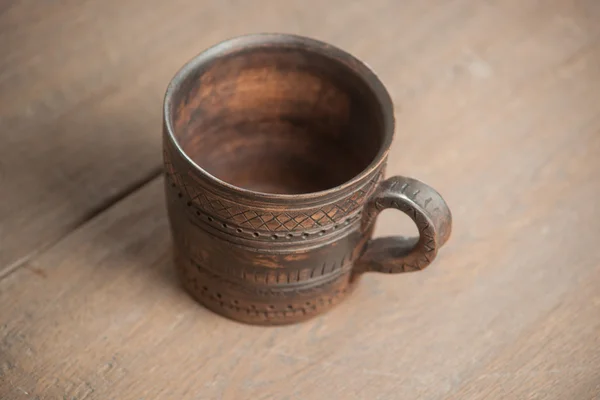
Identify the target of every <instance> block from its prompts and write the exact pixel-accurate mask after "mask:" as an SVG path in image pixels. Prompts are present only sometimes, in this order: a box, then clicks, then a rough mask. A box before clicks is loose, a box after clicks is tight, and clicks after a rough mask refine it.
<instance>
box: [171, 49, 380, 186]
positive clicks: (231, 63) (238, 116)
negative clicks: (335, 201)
mask: <svg viewBox="0 0 600 400" xmlns="http://www.w3.org/2000/svg"><path fill="white" fill-rule="evenodd" d="M191 80H193V82H189V83H186V91H185V94H182V95H181V98H179V96H178V98H177V100H176V103H177V104H175V115H174V120H175V121H174V124H175V135H176V137H177V139H178V141H179V143H180V145H181V147H182V148H183V150H184V151H185V152H186V154H187V155H188V156H189V157H190V158H191V159H192V160H194V161H195V162H196V164H198V165H199V166H200V167H202V168H203V169H204V170H206V171H207V172H208V173H210V174H212V175H214V176H216V177H218V178H220V179H222V180H224V181H226V182H228V183H231V184H233V185H236V186H239V187H242V188H246V189H251V190H256V191H261V192H270V193H284V194H294V193H310V192H316V191H320V190H326V189H329V188H332V187H334V186H337V185H340V184H342V183H344V182H346V181H348V180H350V179H351V178H353V177H354V176H355V175H358V174H359V173H360V172H361V171H363V170H364V169H366V168H367V166H368V165H369V164H370V163H371V162H372V161H373V159H374V158H375V155H376V153H377V151H378V150H379V148H380V146H381V144H382V143H381V142H382V138H381V136H380V135H381V133H380V131H381V129H382V122H381V119H382V115H381V114H380V112H379V110H378V108H377V106H376V105H374V104H373V102H374V101H375V99H374V98H373V95H372V94H371V93H370V92H369V89H368V88H367V87H366V85H365V84H364V82H361V81H360V80H359V79H358V78H357V77H355V76H353V75H352V74H351V73H350V72H349V71H348V70H347V69H344V68H341V66H336V65H335V64H332V63H331V61H330V60H327V59H326V57H324V56H322V55H319V54H314V53H311V52H310V51H302V50H286V51H280V50H277V49H276V48H269V49H265V50H258V51H252V52H251V54H250V52H249V51H248V52H246V53H242V54H234V55H230V56H228V57H223V58H222V59H218V60H215V61H214V62H212V63H211V65H209V66H208V67H207V68H206V70H203V71H199V72H198V74H197V75H196V76H194V77H192V78H191ZM325 160H326V161H325Z"/></svg>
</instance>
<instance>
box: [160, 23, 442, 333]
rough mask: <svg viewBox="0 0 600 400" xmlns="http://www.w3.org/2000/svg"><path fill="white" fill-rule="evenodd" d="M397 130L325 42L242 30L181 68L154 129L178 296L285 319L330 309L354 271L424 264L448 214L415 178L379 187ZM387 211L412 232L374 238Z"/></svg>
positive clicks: (374, 86) (385, 105)
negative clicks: (402, 216) (159, 136)
mask: <svg viewBox="0 0 600 400" xmlns="http://www.w3.org/2000/svg"><path fill="white" fill-rule="evenodd" d="M393 133H394V114H393V106H392V102H391V99H390V97H389V95H388V93H387V91H386V90H385V88H384V87H383V85H382V83H381V82H380V81H379V79H378V78H377V77H376V76H375V74H374V73H373V72H372V71H371V70H370V69H369V68H368V67H367V66H366V65H365V64H363V63H362V62H360V61H359V60H357V59H356V58H354V57H353V56H351V55H350V54H348V53H346V52H344V51H342V50H340V49H338V48H335V47H333V46H331V45H328V44H326V43H322V42H320V41H316V40H313V39H309V38H305V37H300V36H294V35H283V34H256V35H247V36H242V37H237V38H233V39H230V40H227V41H225V42H222V43H220V44H217V45H216V46H214V47H212V48H209V49H208V50H206V51H204V52H203V53H201V54H200V55H198V56H197V57H196V58H194V59H193V60H191V61H190V62H189V63H188V64H186V65H185V66H184V67H183V68H182V69H181V70H180V71H179V72H178V73H177V74H176V75H175V77H174V78H173V80H172V81H171V83H170V85H169V87H168V89H167V93H166V96H165V103H164V134H163V139H164V166H165V172H166V179H165V190H166V198H167V207H168V213H169V220H170V225H171V231H172V235H173V239H174V252H175V265H176V267H177V269H178V271H179V275H180V277H181V279H182V281H183V285H184V286H185V288H186V289H187V290H188V291H189V292H190V293H191V294H192V295H193V297H194V298H196V299H197V300H198V301H199V302H200V303H202V304H203V305H205V306H206V307H207V308H209V309H211V310H213V311H215V312H217V313H218V314H221V315H224V316H226V317H229V318H232V319H235V320H239V321H243V322H247V323H254V324H285V323H291V322H297V321H301V320H305V319H307V318H310V317H312V316H315V315H317V314H319V313H322V312H323V311H325V310H327V309H329V308H331V307H332V306H333V305H335V304H336V303H338V302H339V301H340V300H342V299H343V298H344V297H345V296H347V295H348V294H349V293H350V291H351V290H352V288H353V287H354V284H355V283H356V281H357V277H358V276H360V274H362V273H364V272H368V271H376V272H384V273H400V272H407V271H415V270H420V269H423V268H424V267H426V266H427V265H429V264H430V263H431V262H432V261H433V259H434V258H435V256H436V254H437V251H438V249H439V248H440V246H442V245H443V244H444V243H445V242H446V241H447V240H448V237H449V236H450V231H451V224H452V217H451V214H450V210H449V209H448V206H447V205H446V203H445V202H444V200H443V199H442V197H441V196H440V195H439V194H438V193H437V192H436V191H435V190H434V189H432V188H431V187H429V186H427V185H425V184H424V183H422V182H419V181H417V180H415V179H411V178H405V177H401V176H395V177H391V178H388V179H386V180H383V176H384V173H385V165H386V159H387V155H388V151H389V149H390V145H391V143H392V137H393ZM386 208H395V209H398V210H400V211H402V212H404V213H406V214H407V215H408V216H409V217H410V218H412V220H413V221H414V222H415V223H416V225H417V227H418V230H419V237H418V238H404V237H389V238H380V239H371V235H372V231H373V226H374V221H375V218H376V216H377V214H378V213H379V212H380V211H381V210H383V209H386Z"/></svg>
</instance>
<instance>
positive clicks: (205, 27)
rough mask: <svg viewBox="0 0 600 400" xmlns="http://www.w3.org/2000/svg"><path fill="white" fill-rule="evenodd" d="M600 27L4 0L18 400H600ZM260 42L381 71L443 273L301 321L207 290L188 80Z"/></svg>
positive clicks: (5, 139)
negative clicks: (182, 146)
mask: <svg viewBox="0 0 600 400" xmlns="http://www.w3.org/2000/svg"><path fill="white" fill-rule="evenodd" d="M599 21H600V2H598V1H597V0H580V1H564V0H544V1H541V0H539V1H537V0H536V1H534V0H531V1H522V0H486V1H477V0H452V1H446V0H439V1H433V0H432V1H420V0H411V1H402V2H400V1H397V0H370V1H368V2H365V1H358V0H356V1H347V0H328V1H317V0H315V1H306V0H302V1H285V2H284V1H278V0H273V1H266V0H261V1H252V2H250V1H247V2H242V1H228V2H225V1H214V2H209V1H198V0H196V1H189V0H173V1H157V0H154V1H149V0H127V1H124V0H119V1H117V0H104V1H82V0H65V1H61V2H40V1H34V0H22V1H8V0H7V1H4V2H3V3H2V5H0V49H1V50H2V58H1V59H0V65H1V67H0V127H1V130H0V132H1V141H0V277H1V280H0V304H1V309H0V339H1V340H0V398H1V399H9V400H12V399H69V400H75V399H77V400H83V399H86V400H91V399H102V400H109V399H119V400H121V399H132V400H133V399H135V400H138V399H144V400H148V399H526V398H527V399H575V400H578V399H598V398H600V246H599V244H598V240H599V239H600V47H599V37H600V22H599ZM256 31H284V32H293V33H299V34H304V35H309V36H313V37H316V38H319V39H322V40H325V41H329V42H331V43H334V44H336V45H338V46H340V47H342V48H344V49H346V50H348V51H350V52H351V53H353V54H355V55H356V56H358V57H359V58H361V59H363V60H365V61H366V62H367V63H369V64H370V65H371V67H372V68H373V69H374V70H375V71H376V72H377V73H378V74H379V76H380V77H381V79H382V80H383V82H384V83H385V84H386V86H387V87H388V88H389V91H390V93H391V95H392V97H393V99H394V101H395V104H396V118H397V121H398V132H397V138H396V141H395V143H394V145H393V149H392V153H391V156H390V160H391V162H390V165H389V172H390V174H404V175H408V176H413V177H416V178H419V179H421V180H423V181H425V182H428V183H429V184H431V185H432V186H434V187H436V188H437V189H438V190H439V191H440V192H441V193H442V194H443V195H444V197H445V198H446V199H447V201H448V203H449V204H450V206H451V207H452V210H453V213H454V221H455V226H454V233H453V237H452V238H451V240H450V241H449V243H448V245H447V247H446V248H444V249H443V251H442V252H441V253H440V256H439V259H438V260H437V261H436V262H435V263H434V265H432V266H431V267H430V268H428V269H426V270H425V271H423V272H419V273H414V274H405V275H397V276H384V275H377V274H370V275H368V276H366V277H365V279H364V280H363V282H362V285H361V286H360V288H359V289H358V291H357V292H356V293H355V295H354V296H353V297H352V298H351V299H349V300H348V301H346V302H344V303H343V304H341V305H340V306H339V307H337V308H336V309H335V310H334V311H332V312H330V313H328V314H327V315H325V316H323V317H320V318H317V319H314V320H312V321H310V322H308V323H304V324H300V325H295V326H288V327H280V328H261V327H253V326H245V325H241V324H238V323H235V322H231V321H229V320H226V319H224V318H221V317H219V316H217V315H214V314H212V313H211V312H209V311H207V310H205V309H204V308H202V307H200V306H198V305H197V304H196V303H195V302H194V301H193V300H191V299H190V298H189V297H188V296H187V295H186V294H185V293H184V292H183V291H182V290H181V288H180V286H179V284H178V282H177V280H176V278H175V275H174V273H173V268H172V261H171V248H170V237H169V231H168V225H167V220H166V215H165V205H164V200H163V193H162V179H163V177H162V175H161V157H160V155H161V140H160V130H161V102H162V96H163V93H164V90H165V87H166V84H167V83H168V81H169V79H170V78H171V76H172V75H173V74H174V72H175V71H176V70H177V69H178V68H179V67H180V66H181V65H182V64H183V63H184V62H185V61H187V60H188V59H189V58H190V57H192V56H193V55H195V54H196V53H198V52H199V51H200V50H202V49H203V48H205V47H207V46H208V45H210V44H213V43H215V42H217V41H220V40H222V39H225V38H227V37H231V36H234V35H238V34H242V33H247V32H256ZM414 230H415V228H414V227H413V226H412V225H411V224H409V223H408V218H407V217H405V216H403V215H400V213H394V212H386V213H385V214H384V218H383V219H380V224H379V226H378V230H377V232H378V235H386V234H393V233H398V232H400V231H404V232H410V231H414Z"/></svg>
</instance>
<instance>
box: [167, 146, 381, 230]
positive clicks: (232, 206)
mask: <svg viewBox="0 0 600 400" xmlns="http://www.w3.org/2000/svg"><path fill="white" fill-rule="evenodd" d="M169 147H170V146H165V150H164V165H165V173H166V179H167V184H168V185H169V186H170V187H171V190H173V191H174V192H175V193H173V196H175V197H176V198H178V200H179V201H180V202H181V203H182V206H186V207H189V208H190V209H191V210H192V213H191V214H192V215H191V217H192V218H193V215H195V216H196V217H197V218H199V219H200V220H201V222H202V223H217V224H220V225H221V227H222V228H225V229H226V230H227V231H228V232H229V233H230V234H232V235H234V236H242V237H245V238H253V239H257V240H278V239H282V240H303V239H307V238H309V237H310V236H311V235H319V236H324V235H326V234H328V233H331V232H334V231H335V230H336V229H337V228H339V227H340V226H342V225H344V224H350V223H352V222H354V221H355V220H357V219H358V218H359V213H360V212H361V211H362V209H363V207H364V205H365V203H366V201H367V200H368V198H369V197H370V196H371V194H372V193H373V192H374V191H375V189H376V187H377V184H378V182H379V181H380V180H381V179H382V177H383V171H384V169H385V166H384V165H382V166H381V167H380V168H379V170H378V171H376V172H375V173H374V175H373V177H372V178H371V179H370V180H368V181H367V182H366V183H364V184H363V185H362V186H361V187H359V188H357V189H356V190H355V191H354V192H353V193H350V194H348V195H347V196H345V197H343V198H342V199H339V200H337V201H335V202H332V203H329V204H325V205H321V206H318V207H314V208H311V209H303V210H293V209H292V210H285V211H275V210H269V209H265V208H264V207H258V206H257V207H253V206H251V205H246V204H240V203H237V202H235V201H233V200H231V199H227V198H224V197H222V196H219V195H217V194H216V193H213V192H211V191H210V190H208V189H206V188H204V187H202V186H201V185H200V184H199V183H198V182H197V181H195V180H193V179H192V178H191V176H190V174H191V173H192V171H191V170H190V169H188V170H180V168H178V167H179V165H178V167H175V166H174V165H173V158H172V155H171V154H170V151H172V150H170V149H169Z"/></svg>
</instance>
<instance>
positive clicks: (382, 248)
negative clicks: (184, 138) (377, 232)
mask: <svg viewBox="0 0 600 400" xmlns="http://www.w3.org/2000/svg"><path fill="white" fill-rule="evenodd" d="M387 208H395V209H397V210H400V211H402V212H404V213H405V214H407V215H408V216H409V217H410V218H411V219H412V220H413V221H414V222H415V224H416V225H417V228H418V229H419V237H411V238H407V237H402V236H398V237H385V238H379V239H372V240H370V241H369V242H367V246H366V249H365V250H364V252H363V254H362V256H361V257H360V258H359V259H358V260H357V261H356V263H355V269H356V270H357V272H369V271H375V272H383V273H390V274H396V273H400V272H410V271H418V270H421V269H423V268H425V267H426V266H428V265H429V264H430V263H431V262H432V261H433V259H434V258H435V256H436V255H437V252H438V250H439V248H440V247H441V246H442V245H444V243H446V241H447V240H448V238H449V237H450V232H451V231H452V214H451V213H450V209H449V208H448V205H447V204H446V202H445V201H444V199H443V198H442V196H441V195H440V194H439V193H438V192H437V191H435V190H434V189H433V188H432V187H430V186H428V185H426V184H424V183H423V182H420V181H418V180H416V179H412V178H405V177H402V176H394V177H391V178H389V179H386V180H385V181H383V182H381V183H380V184H379V186H378V188H377V189H376V190H375V193H373V195H372V196H371V198H370V199H369V200H368V202H367V204H366V206H365V211H366V212H365V213H364V217H363V221H362V224H363V231H365V230H368V229H370V228H371V227H372V226H373V223H374V221H375V218H376V217H377V215H378V214H379V213H380V212H381V211H383V210H384V209H387Z"/></svg>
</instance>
